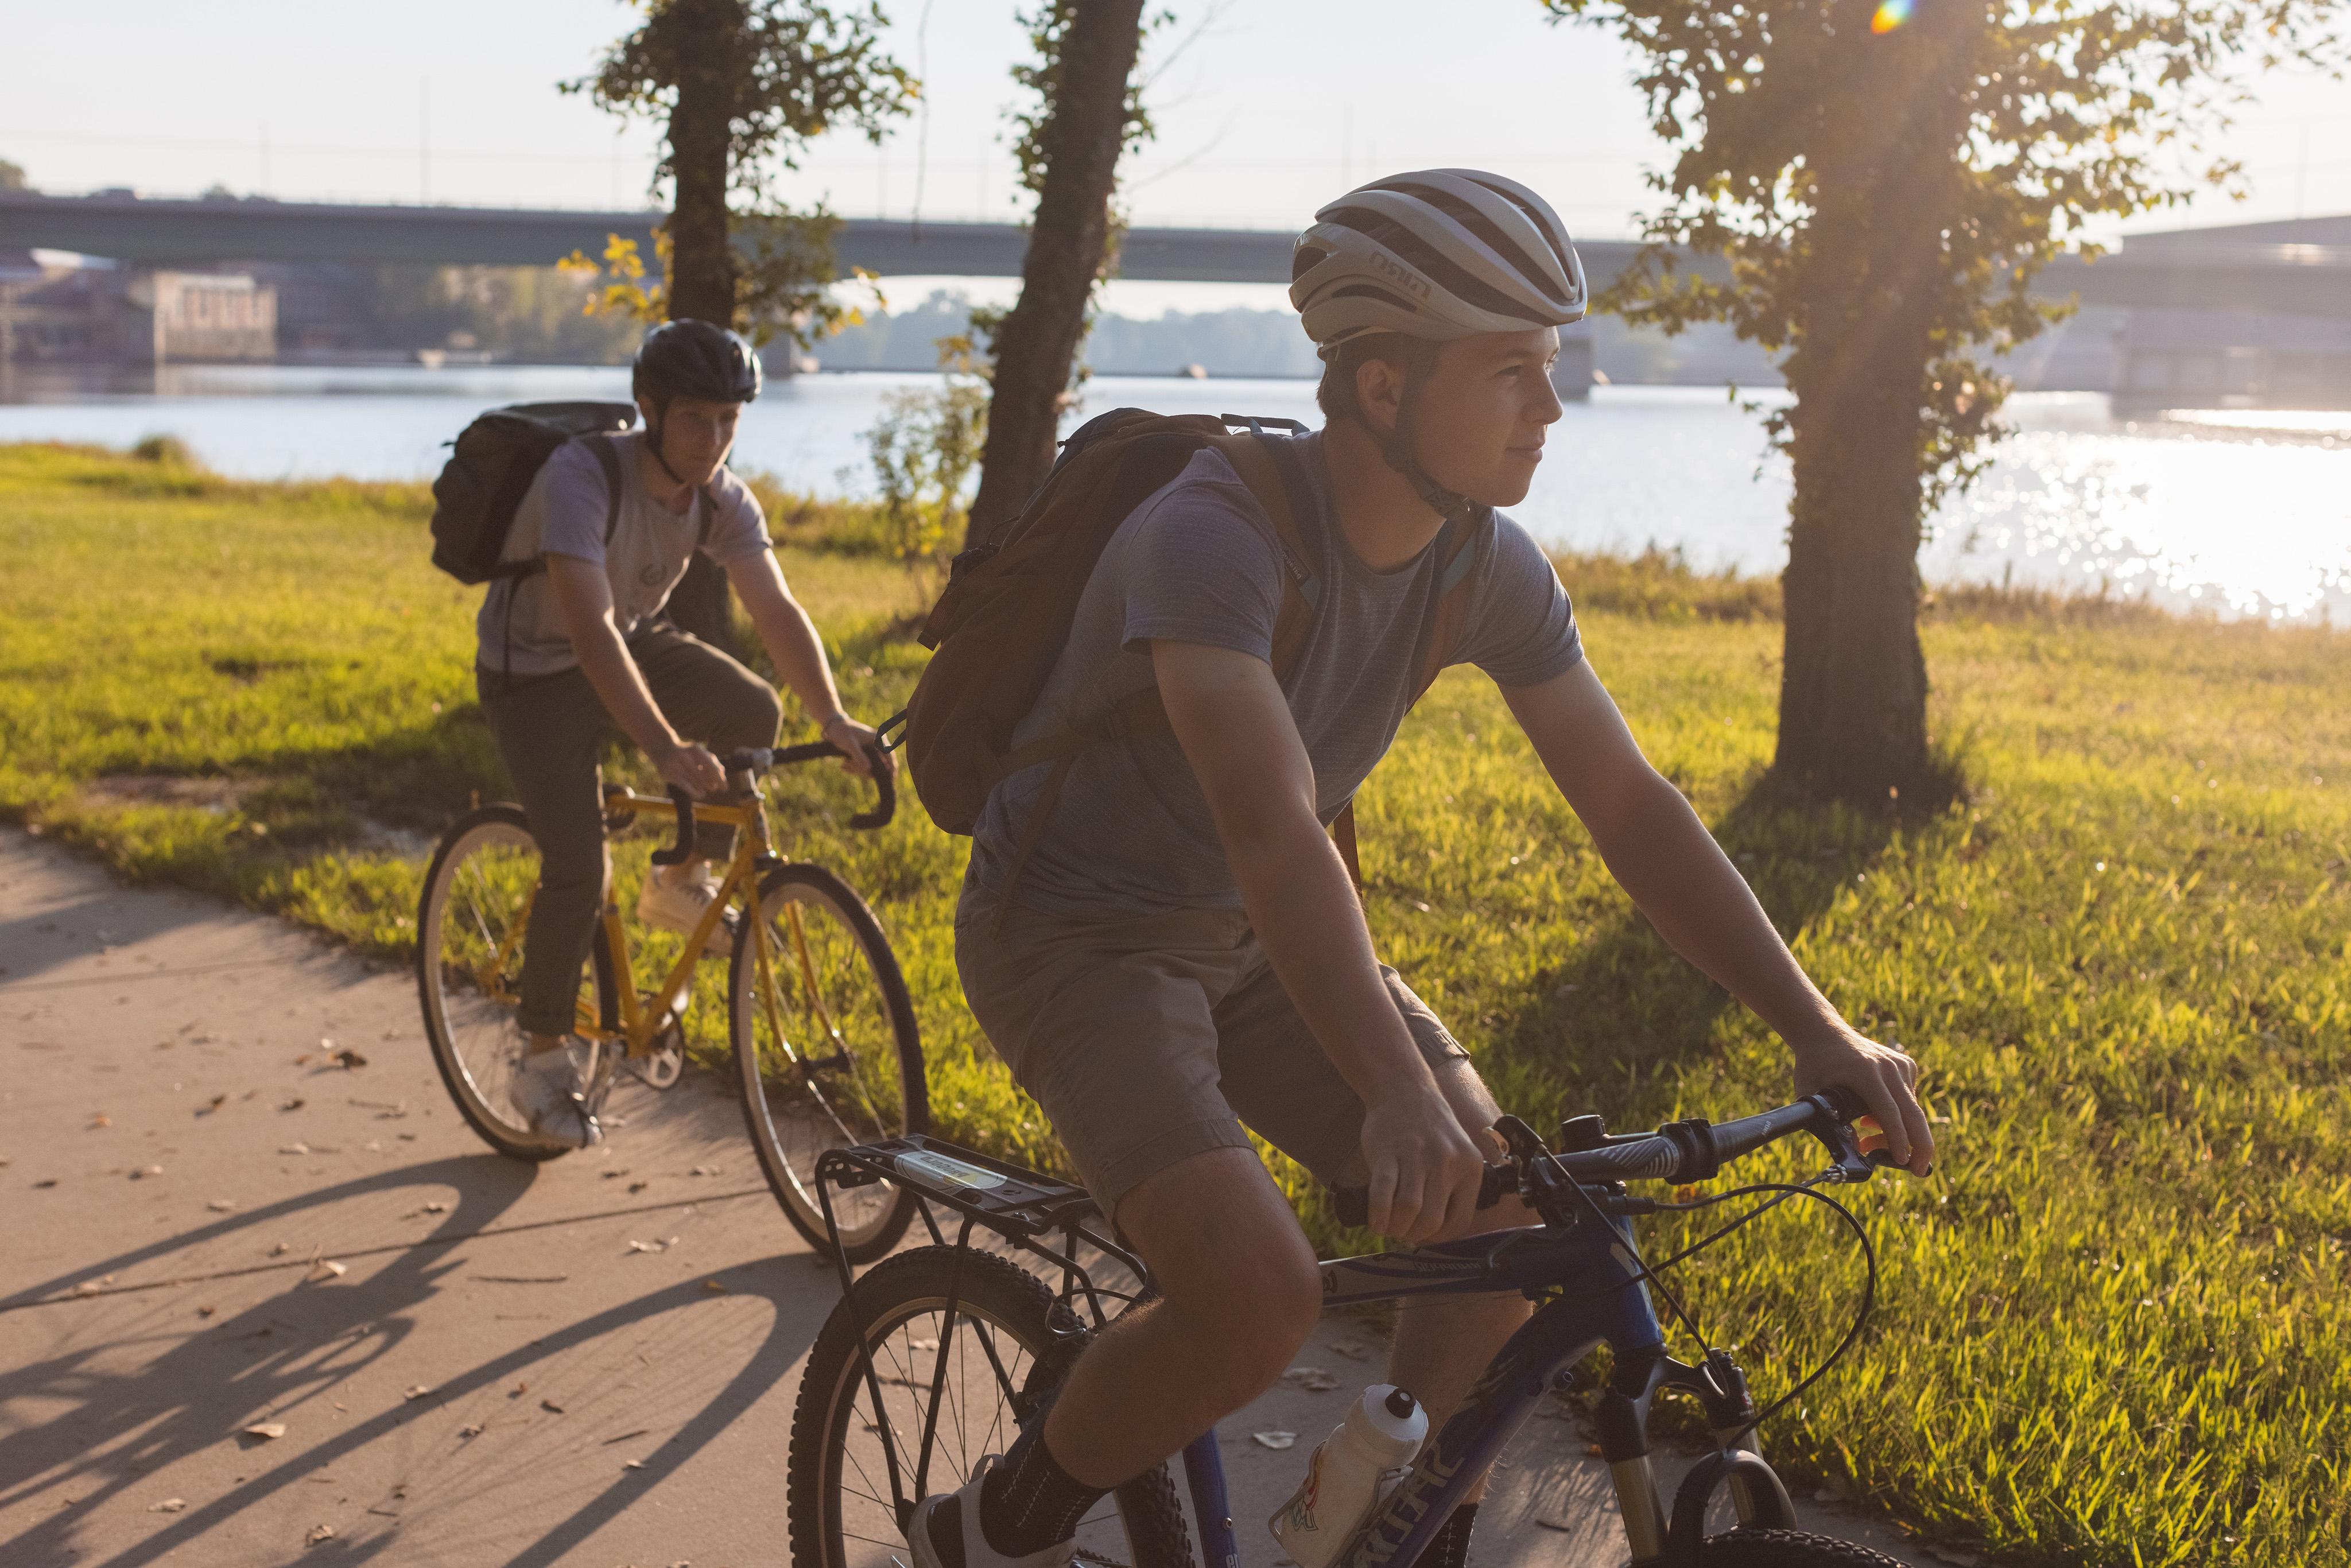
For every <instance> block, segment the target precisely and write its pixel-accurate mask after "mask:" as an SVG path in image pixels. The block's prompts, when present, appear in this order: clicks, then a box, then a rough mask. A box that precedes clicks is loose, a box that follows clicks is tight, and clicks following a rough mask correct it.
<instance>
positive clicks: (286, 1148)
mask: <svg viewBox="0 0 2351 1568" xmlns="http://www.w3.org/2000/svg"><path fill="white" fill-rule="evenodd" d="M277 1152H278V1153H279V1154H281V1155H307V1154H308V1153H309V1152H310V1145H308V1144H280V1145H277Z"/></svg>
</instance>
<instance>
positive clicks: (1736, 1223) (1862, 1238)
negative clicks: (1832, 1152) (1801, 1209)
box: [1568, 1171, 1877, 1448]
mask: <svg viewBox="0 0 2351 1568" xmlns="http://www.w3.org/2000/svg"><path fill="white" fill-rule="evenodd" d="M1835 1175H1836V1173H1835V1172H1834V1171H1824V1172H1823V1173H1822V1174H1821V1175H1820V1176H1814V1177H1813V1178H1812V1179H1811V1180H1809V1181H1806V1182H1803V1183H1802V1184H1791V1183H1786V1182H1752V1183H1750V1184H1749V1185H1747V1186H1743V1187H1737V1188H1733V1189H1732V1190H1731V1191H1729V1192H1725V1193H1718V1194H1716V1195H1714V1196H1713V1197H1707V1198H1702V1199H1700V1200H1698V1201H1697V1202H1695V1203H1675V1204H1660V1205H1658V1206H1657V1207H1660V1208H1663V1209H1669V1210H1675V1211H1680V1212H1687V1211H1691V1210H1696V1209H1700V1208H1711V1207H1714V1206H1715V1205H1716V1204H1719V1203H1728V1202H1729V1201H1730V1200H1731V1199H1732V1198H1735V1197H1745V1196H1748V1195H1750V1194H1754V1193H1762V1192H1776V1193H1778V1194H1779V1195H1780V1196H1779V1197H1775V1198H1773V1199H1772V1200H1771V1202H1770V1203H1767V1204H1764V1205H1762V1206H1761V1207H1759V1208H1755V1209H1752V1210H1750V1211H1749V1212H1748V1213H1745V1214H1742V1215H1740V1217H1739V1218H1736V1219H1733V1220H1732V1221H1730V1223H1729V1224H1728V1225H1725V1226H1723V1227H1721V1228H1719V1229H1718V1230H1716V1231H1714V1232H1713V1233H1712V1234H1711V1235H1709V1236H1707V1237H1704V1238H1702V1239H1699V1240H1698V1241H1696V1242H1693V1243H1692V1244H1691V1245H1689V1246H1687V1247H1685V1248H1683V1249H1681V1250H1680V1251H1678V1252H1677V1253H1675V1254H1674V1255H1673V1256H1672V1257H1670V1258H1667V1259H1666V1260H1664V1261H1663V1262H1660V1263H1656V1264H1649V1263H1643V1264H1641V1266H1640V1270H1639V1271H1638V1272H1637V1273H1635V1275H1634V1277H1633V1281H1632V1282H1635V1283H1637V1282H1640V1281H1647V1282H1648V1283H1649V1284H1651V1285H1654V1286H1655V1287H1656V1291H1657V1293H1658V1294H1659V1295H1661V1296H1663V1297H1664V1298H1665V1300H1666V1304H1667V1307H1669V1308H1670V1309H1671V1310H1672V1312H1673V1314H1674V1316H1675V1317H1676V1318H1677V1319H1679V1320H1680V1322H1681V1325H1682V1327H1683V1328H1684V1329H1685V1330H1687V1332H1688V1333H1689V1336H1690V1337H1691V1338H1692V1339H1694V1340H1696V1341H1697V1342H1698V1345H1699V1346H1700V1348H1701V1349H1710V1348H1711V1343H1710V1342H1709V1341H1708V1339H1707V1337H1706V1335H1704V1334H1703V1333H1699V1332H1698V1324H1697V1323H1696V1322H1694V1321H1693V1320H1692V1319H1691V1317H1690V1315H1689V1313H1688V1312H1687V1311H1686V1310H1685V1309H1684V1308H1683V1306H1682V1304H1681V1301H1680V1299H1679V1298H1678V1297H1677V1296H1676V1295H1675V1294H1674V1292H1673V1291H1672V1290H1671V1289H1670V1288H1669V1287H1668V1286H1667V1284H1666V1282H1665V1281H1663V1280H1662V1279H1660V1278H1658V1276H1657V1270H1660V1269H1670V1268H1672V1267H1673V1266H1674V1265H1675V1264H1676V1263H1678V1262H1680V1261H1682V1260H1685V1259H1687V1258H1688V1257H1690V1256H1691V1255H1692V1254H1693V1253H1696V1252H1698V1251H1701V1250H1703V1249H1706V1248H1708V1247H1710V1246H1712V1245H1714V1243H1716V1242H1717V1241H1719V1240H1721V1239H1723V1238H1724V1237H1726V1236H1728V1235H1729V1234H1730V1233H1731V1232H1732V1231H1734V1230H1737V1229H1739V1228H1740V1227H1741V1226H1744V1225H1747V1224H1748V1223H1750V1221H1753V1220H1757V1219H1761V1218H1762V1217H1763V1216H1764V1215H1766V1214H1769V1213H1770V1212H1771V1210H1773V1209H1775V1208H1777V1207H1780V1205H1782V1203H1785V1202H1786V1201H1787V1200H1788V1199H1789V1198H1792V1197H1809V1198H1812V1199H1814V1200H1815V1201H1817V1202H1820V1203H1824V1204H1826V1205H1828V1207H1830V1208H1831V1209H1832V1210H1834V1212H1835V1214H1836V1215H1837V1217H1838V1218H1841V1219H1843V1220H1844V1223H1845V1225H1846V1227H1847V1228H1849V1229H1851V1230H1852V1232H1853V1234H1854V1238H1855V1239H1856V1240H1858V1241H1859V1242H1860V1243H1861V1257H1862V1264H1863V1275H1862V1287H1861V1307H1860V1310H1859V1311H1858V1312H1855V1314H1854V1319H1853V1322H1852V1324H1851V1325H1850V1326H1849V1327H1847V1328H1846V1330H1845V1332H1844V1338H1842V1339H1840V1340H1838V1341H1837V1343H1836V1347H1835V1348H1834V1350H1832V1351H1830V1352H1829V1354H1828V1355H1827V1356H1826V1357H1825V1358H1823V1360H1822V1362H1821V1364H1819V1365H1818V1366H1815V1367H1814V1368H1813V1370H1812V1371H1811V1372H1809V1373H1807V1374H1805V1375H1804V1377H1803V1378H1802V1381H1800V1382H1799V1383H1797V1384H1796V1385H1795V1386H1794V1387H1792V1388H1791V1389H1789V1390H1788V1391H1787V1392H1786V1393H1784V1394H1782V1395H1781V1396H1779V1397H1778V1398H1777V1399H1774V1400H1772V1401H1771V1403H1770V1404H1769V1405H1766V1406H1763V1407H1762V1408H1761V1410H1759V1411H1757V1412H1756V1413H1755V1415H1754V1416H1753V1418H1752V1419H1750V1420H1749V1421H1748V1422H1746V1423H1745V1424H1744V1425H1743V1426H1741V1427H1739V1428H1738V1430H1736V1431H1734V1432H1731V1433H1729V1435H1728V1436H1726V1437H1724V1438H1723V1439H1722V1446H1723V1447H1724V1448H1729V1447H1730V1446H1731V1445H1732V1444H1734V1443H1736V1442H1738V1441H1739V1439H1740V1438H1741V1437H1745V1436H1746V1435H1747V1434H1748V1433H1750V1432H1751V1431H1753V1430H1754V1429H1755V1428H1756V1427H1760V1426H1761V1425H1762V1424H1763V1423H1764V1422H1765V1421H1768V1420H1770V1419H1771V1417H1772V1416H1776V1415H1778V1414H1779V1413H1780V1411H1781V1410H1782V1409H1783V1408H1785V1407H1786V1406H1787V1405H1788V1403H1789V1402H1790V1401H1791V1400H1792V1399H1794V1398H1796V1397H1797V1396H1800V1395H1802V1393H1803V1392H1804V1390H1806V1389H1808V1388H1810V1387H1811V1386H1812V1385H1813V1384H1815V1383H1818V1382H1819V1381H1820V1380H1821V1379H1822V1378H1823V1377H1824V1376H1826V1375H1828V1372H1829V1369H1830V1368H1832V1367H1834V1366H1835V1365H1836V1364H1837V1363H1838V1362H1840V1361H1842V1360H1844V1356H1845V1353H1846V1352H1848V1351H1850V1350H1851V1349H1852V1348H1853V1346H1854V1343H1855V1341H1857V1340H1858V1339H1860V1337H1861V1331H1862V1329H1863V1328H1864V1327H1865V1326H1866V1325H1867V1323H1868V1322H1869V1314H1870V1311H1871V1309H1872V1308H1873V1307H1875V1306H1876V1302H1877V1250H1876V1248H1874V1247H1872V1246H1871V1245H1870V1244H1869V1233H1868V1232H1867V1231H1866V1230H1865V1229H1863V1228H1862V1224H1861V1221H1860V1220H1858V1219H1856V1218H1854V1214H1853V1211H1852V1210H1851V1209H1849V1208H1847V1207H1845V1206H1844V1205H1843V1204H1841V1203H1839V1202H1838V1201H1837V1200H1836V1199H1834V1198H1833V1197H1829V1196H1827V1195H1826V1194H1825V1193H1823V1192H1820V1191H1818V1190H1816V1188H1817V1186H1818V1185H1819V1184H1820V1183H1823V1182H1826V1181H1829V1180H1831V1179H1833V1178H1834V1176H1835ZM1568 1182H1569V1185H1570V1186H1573V1187H1574V1188H1575V1193H1576V1196H1577V1197H1579V1198H1581V1199H1582V1200H1583V1206H1584V1207H1586V1208H1588V1209H1590V1210H1591V1211H1592V1214H1593V1218H1595V1219H1598V1220H1599V1221H1600V1222H1601V1223H1602V1224H1603V1225H1605V1224H1607V1223H1608V1216H1607V1215H1606V1214H1605V1213H1604V1212H1603V1211H1602V1209H1601V1207H1600V1205H1599V1203H1598V1201H1597V1200H1596V1199H1594V1198H1593V1196H1592V1195H1591V1194H1590V1193H1589V1192H1587V1191H1585V1190H1584V1186H1583V1183H1582V1182H1579V1181H1576V1180H1575V1179H1574V1178H1573V1177H1569V1178H1568Z"/></svg>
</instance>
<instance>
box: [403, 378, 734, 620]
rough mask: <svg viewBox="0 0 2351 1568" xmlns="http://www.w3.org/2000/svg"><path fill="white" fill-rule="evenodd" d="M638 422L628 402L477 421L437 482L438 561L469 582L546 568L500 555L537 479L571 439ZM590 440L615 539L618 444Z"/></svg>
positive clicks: (504, 412) (531, 410)
mask: <svg viewBox="0 0 2351 1568" xmlns="http://www.w3.org/2000/svg"><path fill="white" fill-rule="evenodd" d="M636 423H637V411H636V408H635V406H634V405H632V404H630V403H625V402H525V403H516V404H514V405H513V406H512V407H509V408H494V409H492V410H490V412H489V413H485V414H483V415H482V416H481V417H479V418H478V419H476V420H475V421H474V423H471V424H469V425H467V426H466V427H465V429H464V431H462V432H461V433H459V434H458V436H457V439H456V440H455V441H454V442H452V443H450V444H451V445H452V446H454V447H455V452H454V453H453V454H452V455H451V456H450V458H449V461H448V462H447V463H445V464H444V465H442V468H441V476H440V477H439V478H437V479H435V480H434V481H433V564H434V566H437V567H439V568H440V569H441V570H443V571H445V572H447V573H448V574H449V575H450V576H452V577H454V578H455V579H456V580H458V581H460V582H464V583H483V582H489V581H492V580H496V579H498V578H502V577H528V576H529V575H530V574H531V573H533V572H535V571H538V570H543V567H544V563H543V562H541V561H540V560H538V559H537V558H535V557H534V558H533V559H529V560H517V561H500V560H499V559H498V557H499V556H500V555H501V554H502V553H504V551H505V549H506V547H507V534H508V533H509V532H511V531H512V530H513V528H514V519H515V511H516V509H517V508H518V507H520V506H521V505H522V498H523V496H524V494H525V493H526V492H528V490H529V489H530V482H531V481H532V480H533V479H534V478H536V477H538V471H539V469H540V468H541V467H542V466H544V465H545V464H546V462H547V460H548V458H549V456H550V455H552V454H553V453H554V451H555V449H556V448H557V447H559V446H561V445H562V444H564V443H566V442H568V441H575V440H579V439H580V438H582V437H586V436H597V437H601V436H606V435H613V434H619V433H620V432H622V431H624V430H628V429H631V428H632V427H633V426H634V425H635V424H636ZM588 444H589V447H590V449H591V450H592V451H594V453H595V454H596V460H597V461H598V462H599V463H601V464H602V465H603V468H604V480H605V484H606V485H607V486H609V489H610V494H611V500H610V502H609V504H608V509H607V510H606V512H605V514H604V537H605V538H607V539H610V538H611V537H612V525H613V524H614V523H615V522H616V521H617V520H618V519H619V517H620V512H621V459H620V455H619V454H618V453H616V452H615V451H613V449H612V444H611V442H610V441H605V440H601V439H599V440H591V441H590V442H589V443H588ZM706 526H707V525H706V522H705V527H706Z"/></svg>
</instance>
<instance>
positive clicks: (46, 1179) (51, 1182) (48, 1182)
mask: <svg viewBox="0 0 2351 1568" xmlns="http://www.w3.org/2000/svg"><path fill="white" fill-rule="evenodd" d="M33 1186H35V1187H45V1186H57V1177H55V1176H43V1177H42V1178H41V1179H40V1180H38V1181H37V1182H35V1183H34V1184H33Z"/></svg>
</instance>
